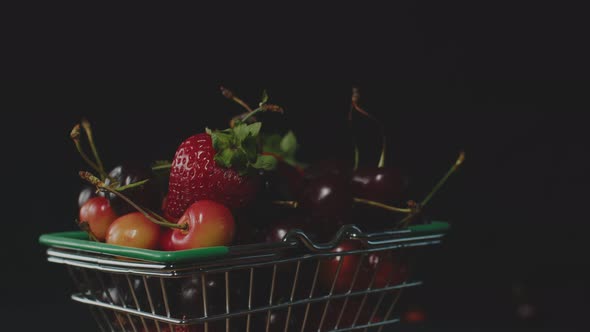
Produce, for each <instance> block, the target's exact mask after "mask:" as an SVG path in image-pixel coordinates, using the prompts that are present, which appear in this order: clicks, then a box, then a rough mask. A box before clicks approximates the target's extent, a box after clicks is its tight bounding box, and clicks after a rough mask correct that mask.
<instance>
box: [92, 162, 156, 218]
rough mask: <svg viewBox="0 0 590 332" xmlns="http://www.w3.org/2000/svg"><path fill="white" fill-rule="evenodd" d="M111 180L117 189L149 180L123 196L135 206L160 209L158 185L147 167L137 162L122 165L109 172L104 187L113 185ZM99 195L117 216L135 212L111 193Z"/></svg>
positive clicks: (128, 190)
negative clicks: (103, 197) (107, 202)
mask: <svg viewBox="0 0 590 332" xmlns="http://www.w3.org/2000/svg"><path fill="white" fill-rule="evenodd" d="M112 180H115V181H116V182H117V183H118V185H117V187H122V186H126V185H130V184H133V183H137V182H139V181H143V180H149V181H148V182H146V183H144V184H142V185H140V186H137V187H133V188H129V189H127V190H125V195H126V196H127V197H129V198H130V199H132V200H133V201H134V202H135V203H136V204H138V205H140V206H142V207H145V208H148V209H150V210H152V211H158V210H159V209H160V208H161V203H162V199H161V194H160V191H159V188H158V183H157V181H156V180H155V174H154V172H153V171H152V168H151V167H150V166H149V165H147V164H143V163H139V162H126V163H123V164H121V165H119V166H116V167H115V168H113V169H112V170H111V172H110V173H109V175H108V177H107V178H106V179H105V180H104V183H105V185H107V186H108V185H111V184H112V183H113V181H112ZM101 195H102V196H105V197H107V198H108V199H109V201H110V202H111V206H112V207H113V210H115V212H117V214H119V215H123V214H126V213H129V212H134V211H136V209H135V208H133V207H132V206H131V205H129V204H128V203H127V202H125V201H124V200H122V199H121V198H120V197H118V196H116V195H114V194H113V193H104V192H101Z"/></svg>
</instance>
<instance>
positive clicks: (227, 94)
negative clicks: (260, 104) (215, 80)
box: [219, 86, 253, 113]
mask: <svg viewBox="0 0 590 332" xmlns="http://www.w3.org/2000/svg"><path fill="white" fill-rule="evenodd" d="M219 88H220V89H221V94H223V96H224V97H226V98H228V99H231V100H233V101H234V102H235V103H237V104H238V105H240V106H242V107H243V108H245V109H246V110H247V111H248V113H251V112H253V111H252V109H251V108H250V106H248V104H246V103H245V102H244V101H243V100H242V99H240V98H238V96H236V95H234V93H233V92H232V91H231V90H229V89H226V88H224V87H222V86H221V87H219Z"/></svg>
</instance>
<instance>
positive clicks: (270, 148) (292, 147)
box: [262, 130, 305, 168]
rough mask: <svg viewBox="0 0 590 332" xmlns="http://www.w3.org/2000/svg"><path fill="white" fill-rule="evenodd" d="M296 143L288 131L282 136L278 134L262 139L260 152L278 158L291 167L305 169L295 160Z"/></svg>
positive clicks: (291, 132) (291, 133) (293, 135)
mask: <svg viewBox="0 0 590 332" xmlns="http://www.w3.org/2000/svg"><path fill="white" fill-rule="evenodd" d="M297 148H298V143H297V137H295V134H294V133H293V131H291V130H289V131H288V132H287V133H286V134H285V135H284V136H280V135H278V134H273V135H268V136H264V137H263V139H262V150H263V151H264V152H265V153H269V154H272V155H275V156H278V157H280V158H281V159H282V160H283V161H284V162H286V163H287V164H289V165H291V166H293V167H302V168H305V165H304V164H302V163H300V162H298V161H297V159H296V158H295V154H296V152H297Z"/></svg>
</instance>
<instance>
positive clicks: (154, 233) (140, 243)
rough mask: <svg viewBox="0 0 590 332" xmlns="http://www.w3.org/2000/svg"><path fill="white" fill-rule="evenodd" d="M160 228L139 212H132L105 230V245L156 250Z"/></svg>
mask: <svg viewBox="0 0 590 332" xmlns="http://www.w3.org/2000/svg"><path fill="white" fill-rule="evenodd" d="M160 233H161V230H160V226H158V225H156V224H155V223H153V222H152V221H150V220H149V219H148V218H146V217H145V216H144V215H143V214H141V213H140V212H132V213H128V214H126V215H123V216H121V217H119V218H117V219H116V220H115V221H113V223H112V224H111V226H110V227H109V228H108V230H107V234H106V243H110V244H116V245H121V246H127V247H135V248H144V249H157V248H158V242H159V238H160Z"/></svg>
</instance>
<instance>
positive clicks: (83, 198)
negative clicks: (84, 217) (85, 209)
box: [78, 186, 96, 207]
mask: <svg viewBox="0 0 590 332" xmlns="http://www.w3.org/2000/svg"><path fill="white" fill-rule="evenodd" d="M92 197H96V189H95V188H93V187H91V186H84V188H82V190H80V194H79V195H78V207H82V205H84V203H86V202H87V201H88V200H89V199H91V198H92Z"/></svg>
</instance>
